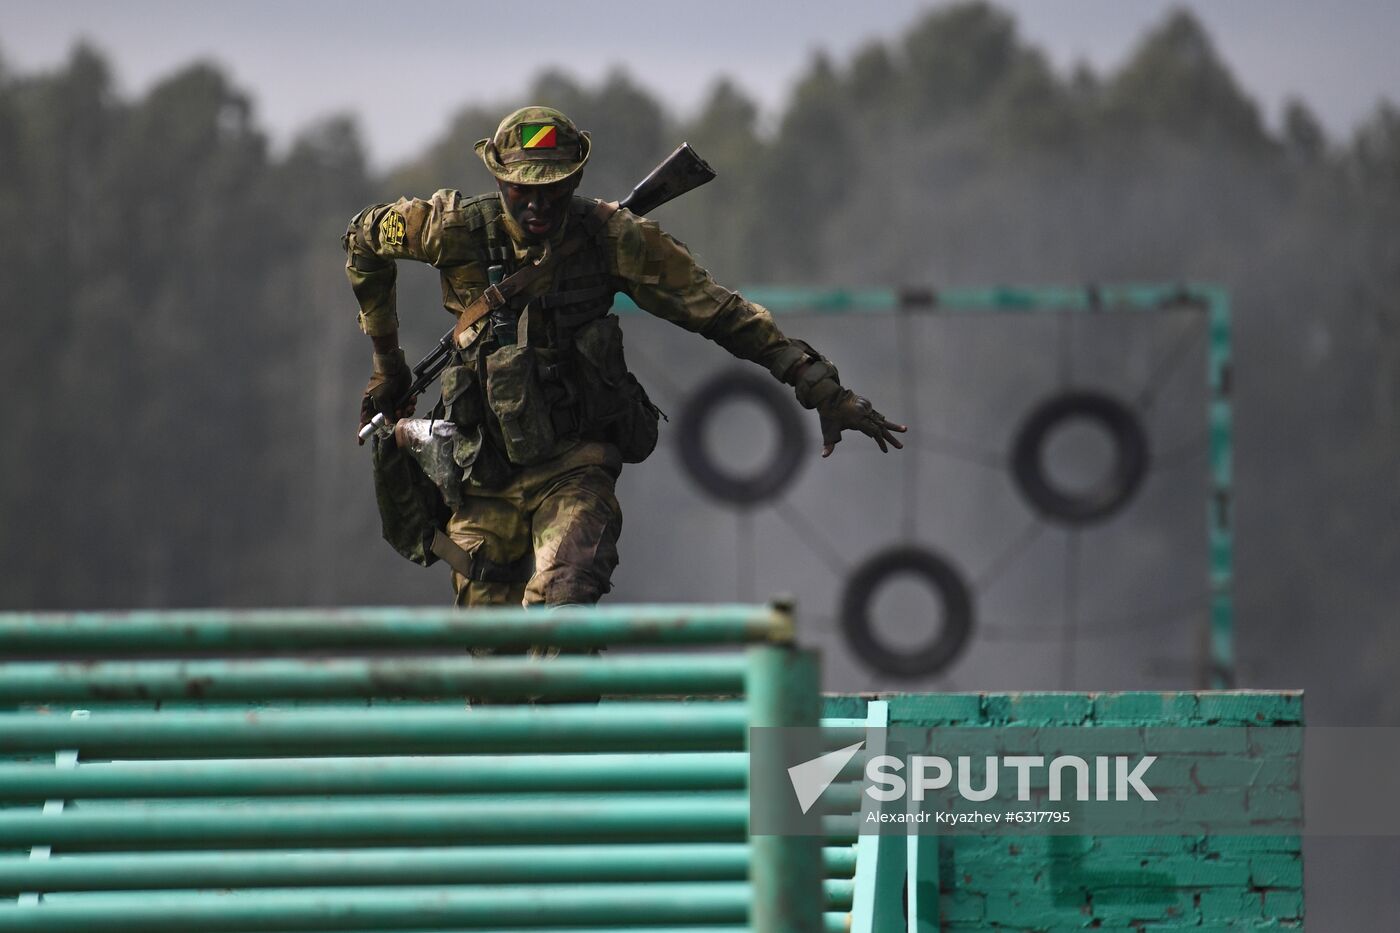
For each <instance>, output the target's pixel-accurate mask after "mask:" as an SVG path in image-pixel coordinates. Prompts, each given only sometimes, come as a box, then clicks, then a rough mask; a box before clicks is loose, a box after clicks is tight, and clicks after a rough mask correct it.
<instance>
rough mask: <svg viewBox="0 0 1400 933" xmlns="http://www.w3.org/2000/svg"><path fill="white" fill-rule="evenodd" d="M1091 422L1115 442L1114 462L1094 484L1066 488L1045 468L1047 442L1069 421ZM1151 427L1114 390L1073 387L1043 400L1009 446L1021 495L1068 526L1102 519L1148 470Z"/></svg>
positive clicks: (1126, 497) (1123, 503) (1127, 496)
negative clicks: (1110, 392)
mask: <svg viewBox="0 0 1400 933" xmlns="http://www.w3.org/2000/svg"><path fill="white" fill-rule="evenodd" d="M1075 419H1081V420H1085V421H1092V422H1093V423H1095V424H1097V425H1098V426H1099V427H1100V428H1102V429H1103V430H1104V432H1105V433H1106V434H1107V435H1108V437H1109V440H1110V442H1111V443H1112V445H1113V464H1112V466H1111V467H1110V469H1109V471H1108V474H1107V475H1106V476H1105V477H1104V478H1103V479H1102V480H1101V481H1100V482H1098V483H1096V484H1095V485H1094V486H1093V487H1092V488H1090V489H1086V490H1084V491H1082V492H1067V491H1065V490H1064V489H1063V488H1061V487H1059V486H1057V485H1056V484H1055V483H1054V481H1053V480H1051V478H1050V476H1049V475H1048V474H1047V473H1046V470H1045V446H1046V444H1047V443H1048V441H1049V439H1050V436H1051V435H1052V434H1053V433H1054V432H1055V431H1056V430H1058V429H1059V428H1060V427H1061V426H1063V425H1064V424H1065V423H1067V422H1069V421H1072V420H1075ZM1149 460H1150V455H1149V452H1148V445H1147V432H1146V431H1144V430H1143V427H1142V422H1141V421H1140V420H1139V419H1138V416H1137V415H1136V414H1134V413H1133V411H1132V410H1131V409H1129V408H1128V406H1127V405H1125V404H1123V403H1122V402H1120V401H1118V400H1117V399H1115V398H1113V397H1112V396H1110V395H1105V394H1103V393H1101V392H1093V391H1072V392H1065V393H1062V394H1060V395H1055V396H1052V397H1051V398H1049V399H1047V400H1045V401H1044V402H1042V403H1041V404H1040V405H1038V406H1037V407H1036V408H1035V409H1033V410H1032V411H1031V413H1030V415H1029V416H1028V417H1027V418H1026V420H1025V421H1024V422H1022V424H1021V427H1020V429H1019V430H1018V431H1017V432H1016V441H1015V444H1014V445H1013V447H1012V451H1011V473H1012V476H1013V477H1014V478H1015V481H1016V486H1017V488H1018V489H1019V490H1020V491H1021V495H1022V496H1024V497H1025V499H1026V501H1027V502H1028V503H1030V506H1031V508H1033V509H1035V511H1036V512H1038V513H1039V514H1040V515H1042V516H1044V517H1045V518H1047V519H1049V520H1051V521H1054V522H1059V523H1061V524H1066V525H1084V524H1090V523H1092V522H1097V521H1102V520H1103V519H1106V518H1108V517H1109V516H1111V515H1113V514H1115V513H1117V512H1118V511H1120V510H1121V509H1122V508H1123V507H1124V506H1126V505H1127V504H1128V502H1130V501H1131V500H1132V498H1133V496H1134V494H1136V493H1137V491H1138V488H1139V487H1140V486H1141V485H1142V481H1143V478H1144V477H1146V475H1147V469H1148V464H1149Z"/></svg>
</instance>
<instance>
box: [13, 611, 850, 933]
mask: <svg viewBox="0 0 1400 933" xmlns="http://www.w3.org/2000/svg"><path fill="white" fill-rule="evenodd" d="M792 631H793V627H792V620H791V617H790V615H789V613H787V612H786V611H784V610H782V609H780V608H771V607H769V608H765V607H747V606H707V607H664V606H662V607H646V608H621V609H599V608H568V609H561V610H554V611H549V612H541V611H530V612H527V611H524V610H491V611H485V612H462V611H459V610H443V611H436V610H405V611H398V610H355V611H324V612H316V611H305V610H298V611H289V612H174V613H130V614H77V615H41V614H30V615H23V614H15V615H7V616H0V657H3V660H0V704H6V705H7V706H8V711H4V712H0V898H9V899H11V900H10V903H8V904H3V903H0V931H8V930H17V931H41V930H84V931H87V930H91V931H143V933H157V931H166V930H168V931H180V933H189V931H191V930H200V931H255V930H257V931H289V933H290V931H293V930H422V931H429V930H431V931H439V933H446V931H448V930H474V931H478V933H479V931H487V930H503V929H505V928H509V929H511V930H515V931H522V930H533V931H536V933H543V931H550V930H556V931H561V933H562V931H563V930H575V931H584V930H590V929H591V930H619V929H626V930H628V931H631V933H643V931H648V930H650V931H652V933H663V931H676V933H679V931H680V930H685V931H688V933H705V931H707V930H709V931H712V933H717V931H720V930H724V931H737V930H757V931H765V933H767V931H773V933H799V931H800V933H810V931H812V930H820V929H827V930H845V929H846V928H847V925H848V923H849V915H850V911H851V910H852V907H853V904H855V903H856V902H857V900H858V898H857V892H856V886H857V882H856V877H857V874H858V872H857V868H856V861H857V853H856V850H855V849H854V848H852V847H851V846H850V845H849V844H845V845H842V844H840V843H837V844H835V845H831V846H830V847H828V848H826V849H825V850H824V849H823V848H822V845H821V840H820V839H816V838H793V837H771V836H752V837H751V836H750V835H749V833H748V819H749V795H750V793H751V791H753V790H754V789H755V788H756V787H757V786H758V785H760V784H764V785H773V786H772V787H770V788H769V789H770V790H776V787H777V785H781V784H782V783H783V782H785V781H786V780H787V778H786V775H785V774H782V773H779V774H771V775H770V774H755V775H752V779H753V782H754V783H755V787H750V777H751V775H750V773H749V762H748V755H747V750H746V748H747V739H748V730H749V728H750V727H762V726H781V725H792V726H812V725H816V724H817V723H818V716H819V698H818V694H817V671H816V662H815V658H814V657H813V655H811V654H810V653H808V652H804V651H801V650H798V649H796V648H795V647H793V645H792ZM539 644H550V645H561V646H565V647H569V648H593V647H612V646H619V645H647V646H656V647H659V648H662V649H665V648H680V647H688V646H693V645H711V646H728V647H730V648H732V649H734V650H730V651H724V652H721V653H705V654H694V653H692V654H685V653H681V652H677V651H664V652H658V653H648V654H643V655H632V656H621V657H618V656H614V657H608V656H603V657H594V656H589V655H582V656H578V655H575V656H565V657H560V658H556V659H553V660H550V661H544V662H542V661H533V660H527V659H524V658H522V657H518V656H517V657H511V656H497V657H485V658H480V657H474V656H472V655H471V654H470V653H469V651H468V649H471V648H494V649H499V650H502V651H520V650H522V649H524V648H526V647H528V646H531V645H539ZM599 696H605V697H609V698H613V699H610V700H609V701H608V702H603V703H598V702H596V698H597V697H599ZM465 697H473V698H478V699H480V700H481V701H483V702H488V703H489V705H481V704H476V705H474V706H470V707H469V706H468V704H467V703H465V702H464V699H463V698H465ZM527 698H528V699H532V700H540V699H543V700H546V701H549V702H548V705H525V704H524V703H523V702H521V701H524V700H526V699H527ZM613 700H615V701H613ZM513 703H514V704H517V705H510V704H513Z"/></svg>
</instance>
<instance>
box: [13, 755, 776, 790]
mask: <svg viewBox="0 0 1400 933" xmlns="http://www.w3.org/2000/svg"><path fill="white" fill-rule="evenodd" d="M748 769H749V760H748V756H747V755H746V754H744V753H743V752H705V753H685V752H675V753H670V754H655V753H647V754H616V755H585V754H576V755H482V756H452V757H447V756H442V757H417V758H280V759H277V758H275V759H268V760H256V759H254V760H237V759H233V760H230V759H226V758H224V759H213V760H208V761H140V762H135V761H133V762H114V763H93V764H84V763H83V762H81V761H80V762H79V763H78V766H77V767H76V768H65V769H62V770H59V769H56V768H54V767H53V764H52V763H45V764H0V800H12V801H24V800H31V801H42V800H51V799H55V798H62V799H65V800H71V799H74V798H84V799H93V798H111V797H213V796H220V795H228V796H259V795H277V796H293V795H296V794H415V793H427V794H432V793H459V794H460V793H483V792H492V791H500V792H506V791H515V792H519V793H529V792H539V791H587V790H616V791H626V790H742V789H743V788H744V787H746V786H747V783H748Z"/></svg>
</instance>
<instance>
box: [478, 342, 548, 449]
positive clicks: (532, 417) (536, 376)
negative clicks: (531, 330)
mask: <svg viewBox="0 0 1400 933" xmlns="http://www.w3.org/2000/svg"><path fill="white" fill-rule="evenodd" d="M539 365H540V360H539V355H538V353H537V351H536V349H535V348H534V347H530V346H521V345H519V344H515V345H511V346H505V347H500V348H498V349H497V350H495V351H494V352H492V353H491V355H490V356H488V357H486V401H487V404H489V405H490V406H491V412H492V414H494V415H495V416H496V421H497V422H498V423H499V424H500V426H501V437H502V439H503V440H504V441H505V447H506V456H507V457H509V458H510V462H511V463H514V464H515V465H516V466H530V465H531V464H535V463H539V462H541V461H543V460H548V459H549V457H550V455H551V454H553V453H554V448H555V442H556V441H558V440H559V437H558V436H557V434H556V433H555V429H554V417H553V406H552V405H551V403H550V399H549V398H548V396H547V395H546V393H545V388H544V386H543V384H542V383H541V380H540V372H539Z"/></svg>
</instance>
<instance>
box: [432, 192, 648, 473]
mask: <svg viewBox="0 0 1400 933" xmlns="http://www.w3.org/2000/svg"><path fill="white" fill-rule="evenodd" d="M596 203H597V202H595V201H590V200H587V199H584V198H578V197H575V198H574V200H573V203H572V204H571V205H570V213H571V215H572V216H571V218H570V224H569V230H570V232H569V234H568V236H570V237H577V236H585V237H588V241H587V242H586V243H585V244H584V246H583V247H582V248H581V249H579V250H577V251H576V252H574V253H573V254H572V255H570V256H567V257H564V258H563V259H562V260H560V265H559V268H558V269H557V270H555V275H554V284H553V287H552V288H551V290H550V291H549V292H548V293H546V294H542V295H538V296H536V297H533V298H530V299H529V300H521V299H517V300H516V301H515V302H514V303H512V304H510V305H508V306H507V308H506V309H503V310H504V311H505V312H506V313H505V314H502V312H499V311H498V312H495V313H494V314H493V319H498V317H497V316H498V315H499V316H501V317H504V318H506V319H507V320H508V321H510V322H511V323H513V324H514V325H515V327H514V330H515V333H514V334H511V333H510V331H509V328H496V327H493V325H492V319H487V321H485V322H484V326H483V327H482V328H481V331H480V333H479V334H478V335H477V337H476V339H475V340H474V341H473V342H472V343H471V344H470V345H469V346H468V347H467V348H466V349H465V350H462V351H459V353H458V358H457V360H456V361H455V365H453V366H450V367H448V369H447V370H446V371H444V373H443V376H442V402H441V413H440V414H441V416H443V417H446V418H448V419H450V420H451V421H452V422H453V423H455V424H456V425H457V427H458V429H459V431H460V435H461V440H460V441H458V442H457V446H456V449H455V450H454V459H455V460H456V462H457V463H458V464H459V465H461V467H462V468H463V470H464V473H465V475H466V478H467V479H468V482H469V483H471V484H473V485H478V486H483V487H487V488H491V487H494V486H498V485H500V484H502V483H504V482H505V481H506V480H508V479H509V477H510V475H511V473H512V472H513V468H515V467H524V466H530V465H533V464H536V463H540V462H543V461H545V460H549V459H552V458H554V457H557V456H559V455H560V454H562V453H563V452H564V451H566V450H567V449H568V448H569V447H571V446H573V445H574V444H575V443H577V442H579V441H581V440H586V441H603V442H607V443H611V444H614V445H616V446H617V447H618V449H619V451H620V452H621V455H622V459H623V461H624V462H627V463H639V462H641V461H642V460H644V459H646V457H647V456H648V455H649V454H650V453H651V452H652V450H653V449H655V447H656V440H657V420H658V417H659V416H660V411H659V410H658V409H657V408H656V406H655V405H653V404H652V403H651V400H650V399H649V398H647V394H646V391H645V390H644V389H643V388H642V386H641V384H640V383H638V382H637V379H636V377H634V376H633V375H632V374H631V372H629V371H628V369H627V364H626V360H625V358H624V356H623V351H622V328H621V325H620V322H619V321H618V318H617V316H616V315H615V314H611V313H610V312H611V310H612V301H613V296H614V295H615V294H616V293H617V291H618V290H619V288H618V283H617V281H616V280H615V279H614V277H613V276H612V275H611V274H610V273H609V271H608V261H607V255H606V253H605V250H606V248H607V242H606V239H605V238H604V236H603V230H602V224H601V223H599V222H598V221H597V220H596V219H595V218H594V216H593V210H594V208H595V206H596ZM502 215H503V209H502V206H501V203H500V198H499V197H498V196H497V195H495V194H488V195H481V196H478V197H474V198H471V199H468V200H465V201H462V202H460V203H459V205H458V210H457V211H455V212H453V216H452V217H451V219H450V221H447V222H445V223H444V226H445V227H446V226H447V225H448V223H449V222H450V224H451V225H452V226H455V227H460V228H462V229H461V230H460V231H459V234H460V233H465V234H467V236H466V237H464V238H463V239H464V240H465V241H466V242H465V244H464V248H463V249H462V250H454V258H457V257H460V258H461V260H462V261H463V262H479V263H481V264H482V265H483V266H490V265H499V266H502V267H503V269H504V272H505V274H507V275H509V274H510V273H511V272H513V271H514V270H515V267H516V259H515V250H514V248H513V246H512V244H511V240H510V235H509V233H508V232H507V231H506V228H505V223H504V220H503V216H502ZM453 287H454V286H453V284H452V282H451V281H450V270H446V269H445V270H443V288H444V290H448V289H451V288H453Z"/></svg>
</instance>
